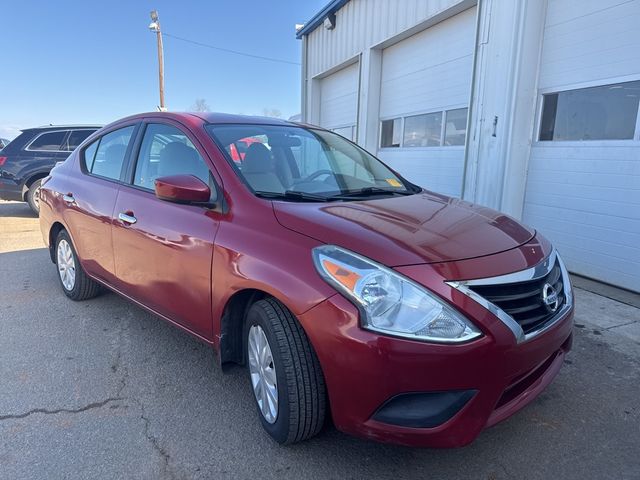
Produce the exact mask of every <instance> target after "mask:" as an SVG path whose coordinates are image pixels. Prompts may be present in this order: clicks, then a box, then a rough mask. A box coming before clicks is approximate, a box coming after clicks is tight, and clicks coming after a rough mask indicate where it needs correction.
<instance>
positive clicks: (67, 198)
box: [62, 193, 76, 205]
mask: <svg viewBox="0 0 640 480" xmlns="http://www.w3.org/2000/svg"><path fill="white" fill-rule="evenodd" d="M62 200H64V201H65V202H67V203H68V204H69V205H75V204H76V199H75V198H73V193H67V194H66V195H63V196H62Z"/></svg>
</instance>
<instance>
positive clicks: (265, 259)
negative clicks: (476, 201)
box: [40, 113, 573, 447]
mask: <svg viewBox="0 0 640 480" xmlns="http://www.w3.org/2000/svg"><path fill="white" fill-rule="evenodd" d="M247 138H250V139H253V140H255V141H253V140H252V142H250V144H249V145H247V144H246V142H245V139H247ZM238 142H244V143H243V146H242V148H243V149H244V147H247V148H246V152H245V155H244V158H243V159H242V162H240V163H238V162H235V161H234V159H233V157H232V152H234V151H235V152H238V151H240V148H238V147H239V146H238ZM40 225H41V228H42V233H43V236H44V240H45V242H46V244H47V245H48V246H49V249H50V253H51V260H52V261H53V262H54V263H55V264H56V268H57V270H58V272H59V277H60V284H61V286H62V290H63V292H64V293H65V294H66V295H67V296H68V297H69V298H71V299H73V300H85V299H88V298H91V297H93V296H95V295H97V294H98V293H99V292H100V290H101V289H102V287H107V288H109V289H111V290H113V291H115V292H118V293H119V294H121V295H123V296H124V297H126V298H128V299H130V300H131V301H133V302H135V303H136V304H138V305H140V306H142V307H144V308H146V309H148V310H149V311H151V312H153V313H155V314H156V315H158V316H159V317H161V318H163V319H165V320H167V321H168V322H171V323H172V324H174V325H176V326H178V327H180V328H182V329H184V330H186V331H188V332H189V333H191V334H193V335H195V336H197V337H199V338H200V339H202V340H204V341H205V342H207V343H208V344H210V345H211V346H212V347H213V348H214V349H215V351H216V352H217V356H218V359H219V362H220V363H221V364H224V363H227V362H235V363H240V364H244V365H246V366H247V369H248V372H249V375H250V378H251V385H252V387H253V393H254V396H255V401H256V405H257V410H258V413H259V418H260V421H261V422H262V425H263V426H264V428H265V430H266V431H267V432H268V433H269V434H270V435H271V436H272V437H273V438H274V439H275V440H277V441H278V442H281V443H292V442H297V441H300V440H304V439H306V438H309V437H311V436H312V435H315V434H316V433H318V432H319V431H320V429H321V428H322V426H323V424H324V423H325V420H326V418H325V417H327V416H328V415H329V412H330V414H331V417H332V419H333V422H334V424H335V425H336V427H337V428H338V429H340V430H342V431H344V432H348V433H350V434H354V435H359V436H362V437H365V438H369V439H374V440H379V441H384V442H393V443H400V444H405V445H415V446H431V447H455V446H461V445H465V444H467V443H469V442H471V441H472V440H473V439H474V438H476V436H477V435H478V434H479V433H480V432H481V431H482V430H483V429H484V428H486V427H488V426H491V425H493V424H495V423H497V422H499V421H501V420H503V419H505V418H507V417H508V416H510V415H511V414H513V413H514V412H516V411H517V410H519V409H521V408H522V407H523V406H525V405H526V404H528V403H529V402H531V401H532V400H533V399H534V398H535V397H536V396H537V395H538V394H539V393H540V392H541V391H542V390H543V389H544V388H545V387H546V386H547V385H548V384H549V383H550V382H551V381H552V379H553V378H554V377H555V375H556V374H557V373H558V370H559V369H560V367H561V365H562V361H563V357H564V355H565V353H566V352H568V351H569V349H570V348H571V340H572V327H573V321H572V317H573V297H572V292H571V284H570V281H569V277H568V274H567V270H566V269H565V267H564V265H563V263H562V260H561V259H560V256H559V255H558V253H557V252H556V251H555V250H554V248H553V247H552V245H551V244H550V243H549V242H548V241H547V240H546V239H545V238H544V237H542V236H541V235H540V234H539V233H537V232H535V231H534V230H532V229H530V228H528V227H526V226H523V225H521V224H519V223H518V222H517V221H515V220H514V219H512V218H510V217H508V216H506V215H504V214H501V213H499V212H496V211H493V210H490V209H487V208H483V207H480V206H476V205H472V204H470V203H467V202H464V201H461V200H458V199H454V198H450V197H446V196H444V195H439V194H437V193H433V192H429V191H426V190H424V189H422V188H420V187H418V186H416V185H413V184H412V183H410V182H409V181H407V180H406V179H404V178H403V177H402V176H401V175H399V174H398V173H397V172H395V171H393V170H392V169H390V168H389V167H387V166H386V165H384V164H383V163H382V162H380V161H379V160H377V159H376V158H375V157H373V156H372V155H370V154H369V153H367V152H366V151H364V150H362V149H361V148H360V147H358V146H357V145H355V144H353V143H351V142H349V141H347V140H345V139H344V138H343V137H340V136H339V135H336V134H334V133H332V132H329V131H326V130H323V129H321V128H317V127H313V126H306V125H299V124H294V123H289V122H284V121H280V120H274V119H263V118H252V117H242V116H232V115H222V114H208V113H206V114H178V113H148V114H141V115H136V116H133V117H129V118H125V119H123V120H120V121H118V122H115V123H113V124H111V125H109V126H107V127H104V128H103V129H101V130H99V131H98V132H96V133H95V134H93V135H92V136H91V137H89V138H88V139H87V140H86V141H85V142H84V143H83V144H82V145H81V146H80V147H79V148H78V149H76V151H75V152H74V153H73V154H72V155H71V156H70V157H69V158H68V159H67V160H66V161H65V162H64V163H63V164H61V165H59V166H57V167H56V168H55V169H54V170H53V171H52V172H51V175H50V176H49V177H47V178H46V180H45V181H44V182H43V183H42V190H41V200H40Z"/></svg>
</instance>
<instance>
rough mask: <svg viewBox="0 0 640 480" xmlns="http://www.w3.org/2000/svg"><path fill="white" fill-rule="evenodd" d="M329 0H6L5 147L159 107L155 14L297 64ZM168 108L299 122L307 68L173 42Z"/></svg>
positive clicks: (186, 30) (165, 22)
mask: <svg viewBox="0 0 640 480" xmlns="http://www.w3.org/2000/svg"><path fill="white" fill-rule="evenodd" d="M327 2H328V0H208V1H207V0H197V1H196V0H181V1H180V0H173V1H172V0H134V1H132V0H128V1H127V0H110V1H100V2H98V1H91V0H84V1H83V0H76V1H71V0H56V1H44V0H42V1H36V0H8V1H3V2H2V4H3V7H2V14H1V17H0V31H1V32H2V40H1V41H0V137H8V138H13V137H15V136H16V135H17V134H18V133H19V129H20V128H27V127H33V126H38V125H46V124H50V123H52V124H68V123H72V124H78V123H91V124H93V123H97V124H106V123H109V122H111V121H114V120H117V119H118V118H121V117H124V116H126V115H130V114H133V113H138V112H145V111H152V110H155V109H156V106H157V105H158V103H159V100H158V64H157V50H156V36H155V34H154V33H152V32H150V31H149V29H148V25H149V23H150V22H151V19H150V17H149V12H150V11H151V10H154V9H155V10H158V14H159V17H160V22H161V26H162V30H163V31H164V32H166V33H167V34H172V35H175V36H179V37H183V38H186V39H189V40H193V41H195V42H200V43H206V44H209V45H213V46H217V47H220V48H226V49H232V50H237V51H241V52H246V53H249V54H252V55H259V56H266V57H274V58H278V59H283V60H287V61H290V62H298V63H299V62H300V59H301V53H300V51H301V50H300V49H301V42H300V41H299V40H297V39H296V37H295V24H296V23H305V22H307V21H308V20H309V19H310V18H311V17H312V16H313V15H314V14H316V13H317V12H318V11H319V10H320V9H321V8H322V7H323V6H324V5H325V4H326V3H327ZM164 54H165V103H166V105H167V108H168V109H169V110H175V111H185V110H189V109H190V108H191V107H192V106H193V105H194V103H195V101H196V99H198V98H203V99H205V100H206V102H207V104H208V106H209V107H210V109H211V111H219V112H229V113H243V114H259V115H261V114H262V113H263V111H264V109H270V110H271V109H275V110H279V111H280V112H281V113H282V116H283V117H284V118H288V117H290V116H292V115H295V114H297V113H299V112H300V68H301V67H300V66H299V65H291V64H287V63H275V62H270V61H266V60H262V59H257V58H249V57H244V56H239V55H234V54H231V53H226V52H221V51H217V50H212V49H209V48H205V47H201V46H197V45H194V44H190V43H185V42H183V41H180V40H177V39H174V38H171V37H168V36H165V37H164Z"/></svg>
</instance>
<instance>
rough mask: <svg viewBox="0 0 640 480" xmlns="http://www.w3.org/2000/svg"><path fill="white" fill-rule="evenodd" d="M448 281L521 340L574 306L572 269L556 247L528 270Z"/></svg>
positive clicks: (530, 336) (552, 322) (541, 329)
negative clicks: (570, 277)
mask: <svg viewBox="0 0 640 480" xmlns="http://www.w3.org/2000/svg"><path fill="white" fill-rule="evenodd" d="M446 283H447V284H448V285H450V286H451V287H453V288H455V289H457V290H459V291H460V292H462V293H464V294H465V295H467V296H469V297H471V298H472V299H474V300H475V301H476V302H478V303H479V304H480V305H482V306H484V307H485V308H486V309H487V310H489V311H490V312H491V313H493V314H494V315H495V316H497V317H498V318H499V319H500V320H501V321H502V322H503V323H504V324H505V325H506V326H507V327H509V329H510V330H511V331H512V332H513V335H514V336H515V338H516V341H517V342H523V341H526V340H529V339H530V338H533V337H535V336H536V335H539V334H540V333H542V332H544V331H545V330H547V329H548V328H550V327H551V326H552V325H553V324H555V323H556V322H557V321H558V320H560V319H561V318H564V316H565V315H566V314H567V313H568V312H569V311H570V310H571V308H572V306H573V294H572V291H571V282H570V280H569V273H568V272H567V269H566V267H565V266H564V264H563V263H562V259H561V258H560V256H558V254H557V253H556V251H555V250H553V251H552V252H551V254H550V255H549V256H548V257H546V258H545V259H544V260H543V261H542V262H540V263H539V264H538V265H535V266H534V267H531V268H528V269H526V270H521V271H518V272H514V273H508V274H506V275H499V276H497V277H490V278H480V279H474V280H460V281H448V282H446ZM545 291H546V293H545ZM554 295H555V296H554ZM545 297H546V298H545ZM545 300H546V301H545ZM556 301H557V303H556Z"/></svg>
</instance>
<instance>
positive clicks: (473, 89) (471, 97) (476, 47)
mask: <svg viewBox="0 0 640 480" xmlns="http://www.w3.org/2000/svg"><path fill="white" fill-rule="evenodd" d="M483 4H484V0H478V6H477V12H476V38H475V45H474V48H473V67H472V69H471V92H470V93H469V112H468V114H467V141H466V142H465V143H466V145H465V148H464V162H463V164H462V189H461V191H460V197H461V198H464V195H465V193H466V191H465V190H466V186H467V168H468V166H469V145H470V143H471V142H470V141H469V133H470V132H471V119H472V118H473V105H474V98H475V94H476V76H477V64H478V58H479V50H480V19H481V18H482V15H481V12H482V10H481V9H482V5H483ZM473 133H474V136H475V134H476V131H475V130H474V132H473Z"/></svg>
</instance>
